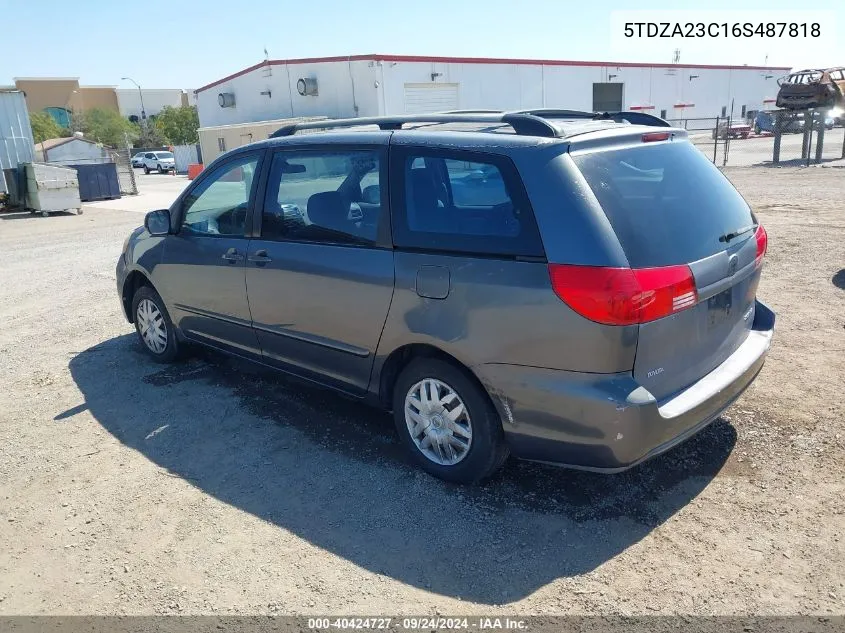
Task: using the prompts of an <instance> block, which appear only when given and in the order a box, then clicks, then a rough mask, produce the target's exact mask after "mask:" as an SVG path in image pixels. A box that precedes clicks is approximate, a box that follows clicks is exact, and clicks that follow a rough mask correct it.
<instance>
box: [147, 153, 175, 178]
mask: <svg viewBox="0 0 845 633" xmlns="http://www.w3.org/2000/svg"><path fill="white" fill-rule="evenodd" d="M151 171H157V172H158V173H160V174H163V173H165V172H168V171H172V172H174V173H175V172H176V158H175V157H174V156H173V152H147V153H146V154H144V173H145V174H149V173H150V172H151Z"/></svg>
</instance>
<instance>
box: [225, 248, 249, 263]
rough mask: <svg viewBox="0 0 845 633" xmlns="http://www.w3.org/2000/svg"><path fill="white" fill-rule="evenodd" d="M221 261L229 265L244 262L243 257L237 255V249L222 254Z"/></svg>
mask: <svg viewBox="0 0 845 633" xmlns="http://www.w3.org/2000/svg"><path fill="white" fill-rule="evenodd" d="M223 259H225V260H226V261H227V262H229V263H230V264H234V263H235V262H242V261H243V260H244V256H243V255H241V254H240V253H238V249H236V248H230V249H229V250H228V251H226V252H225V253H223Z"/></svg>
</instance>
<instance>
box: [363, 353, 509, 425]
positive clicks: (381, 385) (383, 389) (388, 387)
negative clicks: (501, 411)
mask: <svg viewBox="0 0 845 633" xmlns="http://www.w3.org/2000/svg"><path fill="white" fill-rule="evenodd" d="M417 358H437V359H439V360H442V361H444V362H447V363H449V364H450V365H454V366H455V367H456V368H458V369H460V370H461V371H463V372H464V373H465V374H466V375H467V377H469V379H470V380H472V381H473V382H474V383H475V384H476V386H478V387H479V388H480V389H481V391H482V393H483V394H484V395H485V397H486V398H487V399H488V400H489V401H490V403H491V404H493V405H494V409H496V410H497V411H498V407H496V406H495V403H494V402H493V398H492V397H491V395H490V392H489V390H488V389H487V387H485V386H484V383H482V381H481V380H480V379H479V377H478V375H477V374H476V373H475V372H474V371H473V369H472V367H470V366H469V365H468V364H467V363H464V362H462V361H461V360H460V359H458V358H457V357H455V356H453V355H452V354H450V353H449V352H446V351H445V350H443V349H441V348H439V347H437V346H436V345H432V344H430V343H408V344H406V345H402V346H401V347H397V348H396V349H395V350H393V351H392V352H391V353H390V354H388V356H387V358H386V359H385V360H384V362H383V363H382V364H381V368H380V369H379V372H378V382H377V384H376V387H377V392H376V395H377V398H378V402H379V404H380V405H381V407H383V408H384V409H386V410H388V411H389V410H391V409H392V406H393V388H394V386H395V385H396V380H397V378H399V374H400V373H402V370H403V369H404V368H405V367H407V366H408V364H409V363H410V362H411V361H413V360H414V359H417Z"/></svg>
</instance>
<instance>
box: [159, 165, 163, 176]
mask: <svg viewBox="0 0 845 633" xmlns="http://www.w3.org/2000/svg"><path fill="white" fill-rule="evenodd" d="M158 173H160V174H163V173H164V169H162V167H161V165H159V166H158Z"/></svg>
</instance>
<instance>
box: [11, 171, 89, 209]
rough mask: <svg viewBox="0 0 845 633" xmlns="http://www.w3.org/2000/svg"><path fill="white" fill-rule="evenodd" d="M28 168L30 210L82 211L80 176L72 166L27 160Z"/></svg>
mask: <svg viewBox="0 0 845 633" xmlns="http://www.w3.org/2000/svg"><path fill="white" fill-rule="evenodd" d="M24 169H25V170H26V206H27V208H28V209H29V210H30V212H31V213H38V212H41V215H43V216H44V217H47V216H48V215H49V214H51V213H55V212H57V211H76V214H77V215H82V201H81V200H80V199H79V180H78V178H77V175H76V170H75V169H73V168H72V167H60V166H58V165H46V164H44V163H24Z"/></svg>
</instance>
